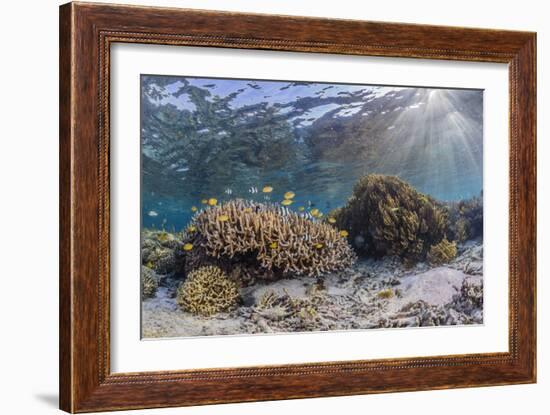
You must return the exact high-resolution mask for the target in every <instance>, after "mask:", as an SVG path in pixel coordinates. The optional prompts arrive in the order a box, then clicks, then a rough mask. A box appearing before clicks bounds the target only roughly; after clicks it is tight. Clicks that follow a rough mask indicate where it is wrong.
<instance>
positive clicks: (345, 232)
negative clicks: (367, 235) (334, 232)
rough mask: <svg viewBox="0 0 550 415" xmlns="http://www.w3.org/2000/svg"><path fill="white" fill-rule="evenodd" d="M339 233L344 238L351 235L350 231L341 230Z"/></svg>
mask: <svg viewBox="0 0 550 415" xmlns="http://www.w3.org/2000/svg"><path fill="white" fill-rule="evenodd" d="M339 234H340V236H341V237H342V238H345V237H347V236H348V235H349V233H348V231H340V232H339Z"/></svg>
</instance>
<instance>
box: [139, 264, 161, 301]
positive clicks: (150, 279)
mask: <svg viewBox="0 0 550 415" xmlns="http://www.w3.org/2000/svg"><path fill="white" fill-rule="evenodd" d="M157 289H158V279H157V277H156V276H155V272H154V271H153V270H152V269H150V268H148V267H144V266H142V267H141V298H143V299H145V298H150V297H153V296H154V295H155V293H156V292H157Z"/></svg>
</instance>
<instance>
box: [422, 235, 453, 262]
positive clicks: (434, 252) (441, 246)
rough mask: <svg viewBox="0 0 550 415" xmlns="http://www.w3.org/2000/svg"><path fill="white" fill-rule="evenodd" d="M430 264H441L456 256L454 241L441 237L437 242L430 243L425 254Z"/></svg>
mask: <svg viewBox="0 0 550 415" xmlns="http://www.w3.org/2000/svg"><path fill="white" fill-rule="evenodd" d="M426 258H427V260H428V262H429V263H430V264H432V265H441V264H445V263H447V262H450V261H451V260H453V259H455V258H456V242H449V241H448V240H447V238H443V239H442V240H441V242H439V243H438V244H435V245H432V246H431V247H430V250H429V251H428V255H427V256H426Z"/></svg>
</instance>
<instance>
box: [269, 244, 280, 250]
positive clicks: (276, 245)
mask: <svg viewBox="0 0 550 415" xmlns="http://www.w3.org/2000/svg"><path fill="white" fill-rule="evenodd" d="M278 246H279V245H278V244H277V242H271V243H270V244H269V247H270V248H271V249H277V247H278Z"/></svg>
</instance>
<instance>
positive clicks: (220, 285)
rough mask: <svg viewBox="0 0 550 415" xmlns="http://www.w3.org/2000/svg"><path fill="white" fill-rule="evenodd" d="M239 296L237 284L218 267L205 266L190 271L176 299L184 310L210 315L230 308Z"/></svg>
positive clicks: (235, 303)
mask: <svg viewBox="0 0 550 415" xmlns="http://www.w3.org/2000/svg"><path fill="white" fill-rule="evenodd" d="M239 298H240V297H239V291H238V289H237V285H236V284H235V283H234V282H233V281H231V280H230V279H229V278H227V276H226V275H225V274H224V272H223V271H222V270H221V269H220V268H218V267H215V266H206V267H201V268H198V269H196V270H194V271H193V272H191V273H190V274H189V275H188V276H187V279H186V280H185V281H184V282H183V283H181V284H180V286H179V287H178V290H177V296H176V301H177V303H178V304H179V305H180V306H181V307H182V308H183V309H184V310H185V311H189V312H191V313H194V314H201V315H204V316H210V315H212V314H215V313H219V312H221V311H229V310H231V309H232V308H234V307H235V306H236V305H237V303H238V301H239Z"/></svg>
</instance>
